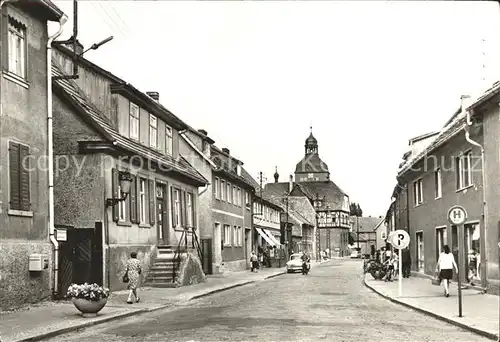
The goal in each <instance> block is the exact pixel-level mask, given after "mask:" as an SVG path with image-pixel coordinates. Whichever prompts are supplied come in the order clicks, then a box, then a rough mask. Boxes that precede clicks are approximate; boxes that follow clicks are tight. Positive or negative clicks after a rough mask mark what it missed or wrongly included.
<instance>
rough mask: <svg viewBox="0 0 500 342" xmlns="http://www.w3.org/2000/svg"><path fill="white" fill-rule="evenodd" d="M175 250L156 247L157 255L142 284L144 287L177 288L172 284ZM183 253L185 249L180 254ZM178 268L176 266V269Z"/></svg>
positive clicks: (170, 247)
mask: <svg viewBox="0 0 500 342" xmlns="http://www.w3.org/2000/svg"><path fill="white" fill-rule="evenodd" d="M175 248H176V247H173V246H171V245H166V246H158V247H157V255H156V258H155V260H154V262H153V264H152V265H151V267H150V269H149V272H148V275H147V278H146V282H145V283H144V284H143V285H144V286H149V287H167V288H168V287H177V285H176V284H175V283H173V270H174V256H175ZM185 253H186V250H185V249H184V250H181V254H185ZM179 266H180V265H177V267H179ZM177 271H178V270H177Z"/></svg>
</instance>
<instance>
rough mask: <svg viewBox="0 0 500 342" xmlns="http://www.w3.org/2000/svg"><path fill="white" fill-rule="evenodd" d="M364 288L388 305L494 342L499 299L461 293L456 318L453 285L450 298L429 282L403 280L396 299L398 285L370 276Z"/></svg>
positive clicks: (455, 297)
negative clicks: (439, 321) (426, 316)
mask: <svg viewBox="0 0 500 342" xmlns="http://www.w3.org/2000/svg"><path fill="white" fill-rule="evenodd" d="M364 282H365V285H366V286H367V287H368V288H370V289H371V290H373V291H374V292H376V293H378V294H379V295H381V296H382V297H384V298H386V299H389V300H391V301H392V302H395V303H398V304H401V305H404V306H406V307H410V308H412V309H415V310H417V311H420V312H422V313H425V314H427V315H430V316H433V317H435V318H437V319H441V320H443V321H446V322H448V323H451V324H454V325H456V326H459V327H461V328H463V329H466V330H469V331H472V332H474V333H477V334H479V335H482V336H485V337H488V338H491V339H493V340H495V341H496V340H497V339H498V320H499V307H498V305H499V298H498V296H495V295H490V294H482V293H481V292H479V291H477V290H474V289H464V290H462V316H463V317H458V288H457V283H452V284H451V286H450V297H449V298H446V297H444V295H443V293H444V292H443V289H442V287H440V286H436V285H432V283H431V280H429V279H424V278H419V277H410V278H406V279H403V293H402V294H403V295H402V296H401V297H399V296H398V295H399V294H398V281H397V280H395V281H393V282H385V281H381V280H374V279H373V277H372V276H371V275H370V274H366V275H365V278H364Z"/></svg>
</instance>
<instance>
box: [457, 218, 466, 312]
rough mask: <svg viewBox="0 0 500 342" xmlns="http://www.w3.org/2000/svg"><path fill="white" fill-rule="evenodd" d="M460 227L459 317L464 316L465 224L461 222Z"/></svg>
mask: <svg viewBox="0 0 500 342" xmlns="http://www.w3.org/2000/svg"><path fill="white" fill-rule="evenodd" d="M457 229H458V317H462V274H463V272H464V270H463V269H462V265H463V262H464V255H463V254H464V235H463V232H464V225H463V224H461V225H459V226H458V227H457Z"/></svg>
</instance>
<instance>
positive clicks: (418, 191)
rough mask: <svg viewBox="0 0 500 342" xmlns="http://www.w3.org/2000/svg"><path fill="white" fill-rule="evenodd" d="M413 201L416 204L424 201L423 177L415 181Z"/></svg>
mask: <svg viewBox="0 0 500 342" xmlns="http://www.w3.org/2000/svg"><path fill="white" fill-rule="evenodd" d="M413 202H414V204H415V205H420V204H422V203H423V202H424V191H423V184H422V179H419V180H417V181H415V182H413Z"/></svg>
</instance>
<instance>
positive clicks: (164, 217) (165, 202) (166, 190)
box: [162, 183, 170, 229]
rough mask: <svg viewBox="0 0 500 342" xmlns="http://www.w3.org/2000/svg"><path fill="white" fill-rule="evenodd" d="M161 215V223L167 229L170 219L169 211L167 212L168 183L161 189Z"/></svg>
mask: <svg viewBox="0 0 500 342" xmlns="http://www.w3.org/2000/svg"><path fill="white" fill-rule="evenodd" d="M162 215H163V222H164V223H163V224H165V225H167V227H168V220H169V219H170V217H169V211H168V183H167V184H166V185H165V187H164V188H163V213H162ZM167 229H168V228H167Z"/></svg>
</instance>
